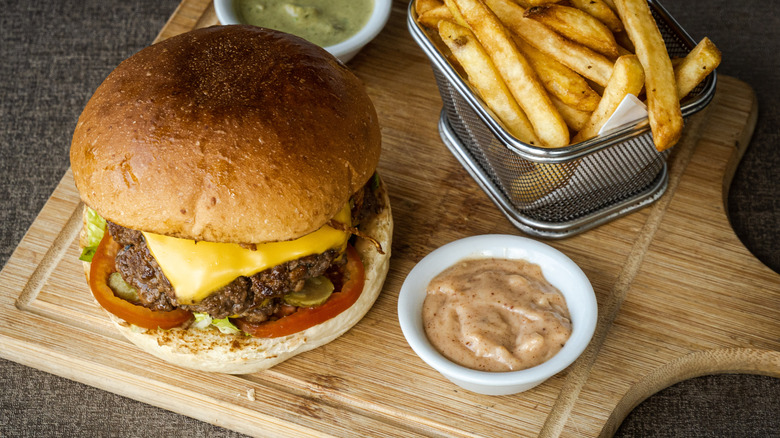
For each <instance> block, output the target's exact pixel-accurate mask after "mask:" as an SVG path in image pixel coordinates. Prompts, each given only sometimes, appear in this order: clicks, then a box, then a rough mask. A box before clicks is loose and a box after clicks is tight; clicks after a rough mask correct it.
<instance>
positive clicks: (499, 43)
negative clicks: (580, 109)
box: [453, 0, 569, 147]
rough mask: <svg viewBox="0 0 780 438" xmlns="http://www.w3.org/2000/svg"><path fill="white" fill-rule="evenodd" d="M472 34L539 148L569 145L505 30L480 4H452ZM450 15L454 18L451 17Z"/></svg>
mask: <svg viewBox="0 0 780 438" xmlns="http://www.w3.org/2000/svg"><path fill="white" fill-rule="evenodd" d="M454 3H455V5H456V6H457V8H458V10H460V13H461V14H462V15H463V18H464V19H465V20H466V22H467V23H468V25H469V27H470V28H471V30H472V32H474V34H475V35H476V36H477V39H478V40H479V42H480V43H481V44H482V46H483V47H484V48H485V51H487V52H488V54H490V57H491V59H492V60H493V64H495V66H496V69H497V70H498V71H499V72H500V73H501V77H503V78H504V82H505V83H506V84H507V87H508V88H509V90H510V91H511V92H512V95H513V96H514V97H515V99H516V100H517V103H518V104H519V105H520V107H521V108H522V109H523V111H525V114H526V115H527V116H528V118H529V120H530V121H531V124H532V125H533V127H534V132H535V133H536V136H537V137H539V140H540V141H541V142H542V145H543V146H547V147H560V146H565V145H567V144H569V129H568V127H567V126H566V122H564V120H563V118H562V117H561V115H560V114H559V113H558V111H557V110H556V109H555V107H554V106H553V104H552V102H550V97H549V96H548V95H547V92H546V91H545V89H544V87H543V86H542V85H541V83H539V80H538V79H537V76H536V73H535V72H534V71H533V69H532V68H531V65H530V64H529V63H528V61H527V60H526V59H525V57H523V55H522V54H520V52H519V51H518V50H517V46H515V43H514V42H513V41H512V38H511V37H510V35H509V33H508V32H507V31H506V28H504V26H503V25H502V24H501V22H500V21H499V20H498V18H496V16H495V15H494V14H493V13H492V12H491V11H490V9H488V8H487V6H486V5H485V4H484V3H482V1H480V0H454ZM453 15H454V14H453Z"/></svg>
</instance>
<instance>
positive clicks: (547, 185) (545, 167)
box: [504, 149, 579, 204]
mask: <svg viewBox="0 0 780 438" xmlns="http://www.w3.org/2000/svg"><path fill="white" fill-rule="evenodd" d="M508 150H509V149H507V151H508ZM520 160H522V158H519V157H518V156H517V155H516V154H515V155H514V156H508V157H507V159H506V160H505V161H504V162H506V163H507V165H511V166H512V167H513V168H515V169H522V168H523V167H522V166H523V163H520V164H518V163H516V162H517V161H520ZM523 161H524V160H523ZM524 164H526V165H530V166H529V167H530V169H529V170H528V171H526V172H522V173H520V174H519V176H516V177H514V178H513V179H512V180H511V182H510V186H509V193H510V194H511V196H512V198H513V200H514V201H515V202H519V203H521V204H530V203H532V202H535V201H538V200H539V199H541V198H543V197H545V196H547V195H548V194H550V193H551V192H553V191H554V190H556V189H559V188H561V187H563V186H564V185H566V183H567V182H568V181H569V179H570V178H571V176H572V175H574V171H575V170H576V169H577V166H578V165H579V161H578V160H574V161H568V162H565V163H555V164H553V163H535V164H534V163H530V162H525V163H524Z"/></svg>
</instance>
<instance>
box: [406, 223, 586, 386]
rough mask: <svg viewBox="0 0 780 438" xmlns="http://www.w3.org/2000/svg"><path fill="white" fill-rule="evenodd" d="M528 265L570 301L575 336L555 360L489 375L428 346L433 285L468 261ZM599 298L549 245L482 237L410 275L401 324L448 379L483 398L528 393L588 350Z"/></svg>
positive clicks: (435, 256)
mask: <svg viewBox="0 0 780 438" xmlns="http://www.w3.org/2000/svg"><path fill="white" fill-rule="evenodd" d="M475 257H495V258H508V259H523V260H526V261H529V262H531V263H536V264H538V265H539V266H541V268H542V272H543V273H544V276H545V278H546V279H547V281H549V282H550V283H551V284H552V285H553V286H555V287H557V288H558V290H560V291H561V293H562V294H563V296H564V297H565V298H566V304H567V306H568V308H569V313H570V314H571V321H572V333H571V337H570V338H569V340H568V341H567V342H566V344H565V345H564V347H563V348H562V349H561V351H559V352H558V354H556V355H555V356H553V357H552V358H551V359H550V360H548V361H546V362H544V363H542V364H540V365H537V366H535V367H532V368H528V369H525V370H520V371H508V372H486V371H477V370H473V369H470V368H466V367H463V366H460V365H457V364H455V363H453V362H451V361H450V360H449V359H447V358H445V357H444V356H442V355H441V354H440V353H439V352H438V351H437V350H436V349H435V348H434V347H433V346H432V345H431V344H430V342H429V341H428V338H427V336H426V335H425V329H424V328H423V321H422V307H423V301H424V300H425V294H426V288H427V286H428V283H430V281H431V280H432V279H433V277H435V276H436V275H437V274H439V273H440V272H442V271H443V270H445V269H446V268H448V267H450V266H452V265H453V264H455V263H456V262H458V261H460V260H462V259H464V258H475ZM597 313H598V309H597V305H596V295H595V294H594V293H593V287H592V286H591V284H590V281H588V278H587V277H586V276H585V274H584V273H583V272H582V270H581V269H580V268H579V266H577V265H576V264H575V263H574V262H573V261H571V259H569V258H568V257H566V256H565V255H564V254H563V253H562V252H560V251H558V250H556V249H555V248H553V247H551V246H549V245H546V244H544V243H541V242H538V241H535V240H532V239H527V238H525V237H519V236H511V235H495V234H493V235H482V236H473V237H467V238H465V239H461V240H457V241H455V242H452V243H449V244H447V245H444V246H442V247H441V248H438V249H436V250H435V251H433V252H431V253H430V254H428V255H427V256H426V257H425V258H423V259H422V260H421V261H420V263H418V264H417V265H416V266H415V267H414V268H413V269H412V270H411V272H409V275H408V276H407V277H406V280H405V281H404V284H403V286H401V293H400V295H399V297H398V320H399V322H400V323H401V330H402V331H403V333H404V336H405V337H406V340H407V342H409V345H410V346H411V347H412V349H413V350H414V352H415V353H417V355H418V356H420V358H421V359H422V360H423V361H425V362H426V363H427V364H428V365H430V366H431V367H433V368H434V369H436V370H437V371H438V372H440V373H441V374H442V375H443V376H444V377H446V378H447V379H449V380H450V381H452V382H453V383H455V384H456V385H458V386H460V387H461V388H464V389H467V390H469V391H473V392H476V393H480V394H488V395H507V394H516V393H518V392H522V391H526V390H528V389H531V388H533V387H534V386H536V385H539V384H540V383H542V382H544V381H545V380H547V379H548V378H550V377H552V376H553V375H555V374H557V373H559V372H560V371H562V370H563V369H565V368H566V367H568V366H569V365H571V364H572V362H574V361H575V360H576V359H577V358H578V357H579V356H580V354H582V352H583V351H584V350H585V347H587V345H588V343H589V342H590V339H591V337H593V332H594V330H595V328H596V319H597Z"/></svg>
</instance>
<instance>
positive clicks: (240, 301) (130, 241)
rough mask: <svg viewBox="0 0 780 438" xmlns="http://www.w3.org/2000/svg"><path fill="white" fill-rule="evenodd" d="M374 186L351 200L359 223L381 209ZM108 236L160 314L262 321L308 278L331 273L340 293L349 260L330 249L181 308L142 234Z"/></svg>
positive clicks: (121, 231)
mask: <svg viewBox="0 0 780 438" xmlns="http://www.w3.org/2000/svg"><path fill="white" fill-rule="evenodd" d="M369 184H371V183H370V182H369ZM369 184H367V185H366V187H364V188H363V189H361V190H360V191H359V192H358V193H356V194H355V195H354V196H353V198H352V204H353V205H354V208H353V210H352V216H353V219H352V220H353V223H354V224H357V223H359V222H360V221H361V220H364V219H365V218H366V216H367V215H370V214H372V213H376V212H377V211H379V210H381V205H379V203H378V198H377V196H376V194H375V193H374V190H373V189H372V187H371V186H370V185H369ZM108 232H109V233H110V234H111V236H112V237H113V238H114V240H116V241H117V242H118V243H119V244H121V245H123V246H124V248H122V249H121V250H120V251H119V252H118V253H117V256H116V268H117V271H118V272H119V273H120V274H121V275H122V278H123V279H124V280H125V281H126V282H127V283H129V284H131V285H132V286H134V287H135V288H136V289H137V290H138V297H139V300H140V304H141V305H143V306H144V307H147V308H149V309H152V310H158V311H169V310H173V309H175V308H178V307H180V308H183V309H186V310H189V311H192V312H198V313H208V314H209V315H211V316H212V317H213V318H226V317H228V316H236V317H242V318H245V319H247V320H248V321H251V322H263V321H266V320H268V319H269V318H271V317H272V316H273V315H274V314H275V313H277V312H278V311H279V308H280V307H281V306H282V305H283V300H282V297H283V296H284V295H285V294H286V293H289V292H292V291H298V290H300V289H301V288H302V287H303V284H304V281H305V280H306V279H307V278H312V277H319V276H321V275H326V276H327V277H328V278H330V279H331V281H332V282H333V283H334V285H335V286H336V288H337V289H336V290H339V289H340V287H341V284H340V283H341V280H340V279H341V278H342V277H343V268H344V264H345V263H346V258H345V257H339V252H338V251H337V250H329V251H326V252H324V253H322V254H315V255H310V256H306V257H302V258H300V259H296V260H292V261H289V262H286V263H282V264H280V265H277V266H274V267H273V268H269V269H266V270H264V271H261V272H258V273H257V274H254V275H251V276H249V277H243V276H242V277H238V278H236V279H235V280H233V282H231V283H230V284H228V285H226V286H224V287H222V288H220V289H218V290H217V291H216V292H214V293H212V294H211V295H209V296H208V297H207V298H205V299H203V300H202V301H201V302H199V303H197V304H184V305H179V303H178V301H177V300H176V294H175V292H174V290H173V286H172V285H171V283H170V282H169V281H168V279H167V278H166V277H165V274H164V273H163V272H162V269H160V265H159V264H158V263H157V260H155V259H154V257H153V256H152V253H151V252H150V251H149V248H148V247H147V245H146V240H145V239H144V237H143V234H141V232H140V231H137V230H132V229H129V228H125V227H122V226H120V225H117V224H115V223H112V222H110V221H109V222H108Z"/></svg>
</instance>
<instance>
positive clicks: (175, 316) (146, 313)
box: [89, 231, 192, 329]
mask: <svg viewBox="0 0 780 438" xmlns="http://www.w3.org/2000/svg"><path fill="white" fill-rule="evenodd" d="M121 248H122V246H121V245H120V244H118V243H117V242H116V241H115V240H114V239H113V238H112V237H111V234H110V233H108V231H106V233H105V235H104V236H103V240H101V241H100V244H99V245H98V247H97V250H96V251H95V255H94V257H92V266H91V267H90V270H89V287H90V289H92V295H94V296H95V299H96V300H97V302H98V303H99V304H100V305H101V306H103V308H104V309H106V310H107V311H109V312H111V313H112V314H114V315H116V316H118V317H119V318H122V319H124V320H125V321H127V322H128V323H130V324H135V325H137V326H138V327H143V328H147V329H156V328H158V327H159V328H161V329H170V328H174V327H178V326H180V325H182V324H184V323H185V322H187V321H189V320H190V318H192V313H190V312H188V311H186V310H182V309H176V310H172V311H170V312H161V311H156V310H151V309H147V308H146V307H143V306H138V305H135V304H133V303H131V302H130V301H127V300H123V299H122V298H119V297H117V296H116V295H114V291H113V290H111V288H110V287H109V286H108V277H109V276H110V275H111V274H112V273H114V272H116V254H117V252H119V250H120V249H121Z"/></svg>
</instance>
